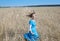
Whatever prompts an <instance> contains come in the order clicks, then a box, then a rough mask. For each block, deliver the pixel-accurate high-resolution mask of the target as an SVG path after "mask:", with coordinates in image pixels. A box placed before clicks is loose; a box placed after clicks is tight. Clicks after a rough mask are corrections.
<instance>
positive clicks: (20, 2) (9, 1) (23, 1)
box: [0, 0, 60, 6]
mask: <svg viewBox="0 0 60 41" xmlns="http://www.w3.org/2000/svg"><path fill="white" fill-rule="evenodd" d="M50 4H60V0H0V6H27V5H50Z"/></svg>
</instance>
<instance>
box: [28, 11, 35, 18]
mask: <svg viewBox="0 0 60 41" xmlns="http://www.w3.org/2000/svg"><path fill="white" fill-rule="evenodd" d="M33 14H35V12H34V11H33V13H31V14H29V15H27V16H28V17H30V18H32V17H33Z"/></svg>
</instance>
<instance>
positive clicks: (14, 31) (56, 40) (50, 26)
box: [0, 7, 60, 41]
mask: <svg viewBox="0 0 60 41" xmlns="http://www.w3.org/2000/svg"><path fill="white" fill-rule="evenodd" d="M32 10H34V11H35V13H36V18H35V19H36V22H37V31H38V34H39V35H40V39H39V41H60V7H18V8H14V7H12V8H0V41H25V40H24V38H23V34H24V33H26V32H28V28H29V24H28V22H29V19H30V18H28V17H26V15H28V14H29V13H30V12H32Z"/></svg>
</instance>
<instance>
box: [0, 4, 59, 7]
mask: <svg viewBox="0 0 60 41" xmlns="http://www.w3.org/2000/svg"><path fill="white" fill-rule="evenodd" d="M12 7H60V4H53V5H28V6H0V8H12Z"/></svg>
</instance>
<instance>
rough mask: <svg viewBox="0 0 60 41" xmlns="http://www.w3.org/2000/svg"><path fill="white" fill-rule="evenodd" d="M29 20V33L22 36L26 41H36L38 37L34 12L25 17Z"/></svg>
mask: <svg viewBox="0 0 60 41" xmlns="http://www.w3.org/2000/svg"><path fill="white" fill-rule="evenodd" d="M27 16H28V17H30V18H31V19H30V20H29V27H30V28H29V33H25V34H24V39H26V40H27V41H37V40H38V38H39V36H38V33H37V30H36V21H35V12H34V11H33V13H31V14H30V15H27Z"/></svg>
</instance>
